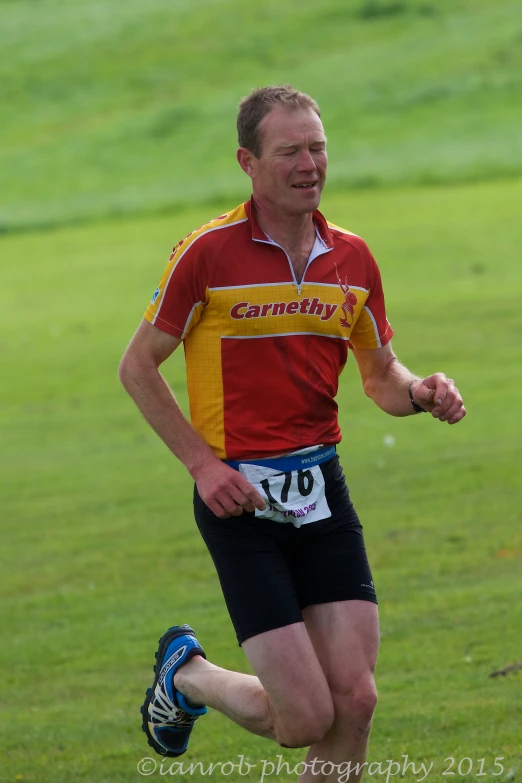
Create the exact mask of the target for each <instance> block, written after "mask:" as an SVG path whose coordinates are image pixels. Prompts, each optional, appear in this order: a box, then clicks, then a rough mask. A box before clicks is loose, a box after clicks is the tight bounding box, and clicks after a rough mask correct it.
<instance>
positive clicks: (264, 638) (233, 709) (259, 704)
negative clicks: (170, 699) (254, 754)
mask: <svg viewBox="0 0 522 783" xmlns="http://www.w3.org/2000/svg"><path fill="white" fill-rule="evenodd" d="M243 650H244V651H245V653H246V655H247V657H248V659H249V660H250V663H251V665H252V668H253V669H254V671H255V672H256V673H257V675H258V677H253V676H251V675H248V674H240V673H237V672H231V671H228V670H226V669H220V668H219V667H218V666H214V665H213V664H211V663H209V662H208V661H205V659H204V658H201V656H196V657H194V658H193V659H192V660H190V661H189V662H188V663H187V664H185V666H182V667H181V668H180V669H179V671H178V672H176V675H175V679H174V684H175V686H176V688H178V689H179V690H180V691H181V693H183V695H184V696H185V697H186V698H187V699H189V701H191V702H193V703H194V704H207V705H208V706H209V707H212V708H213V709H216V710H219V712H222V713H223V714H224V715H226V716H227V717H228V718H230V719H231V720H233V721H234V722H235V723H237V724H239V725H240V726H242V727H243V728H245V729H247V730H248V731H251V732H253V733H254V734H259V735H260V736H262V737H268V738H269V739H273V740H275V741H276V742H278V743H279V744H281V745H283V746H287V747H308V746H309V745H311V744H313V743H314V742H316V741H317V740H318V739H320V738H322V737H323V736H324V735H325V733H326V732H327V731H328V729H329V728H330V726H331V725H332V721H333V703H332V699H331V696H330V692H329V690H328V685H327V682H326V679H325V676H324V672H323V670H322V668H321V665H320V664H319V661H318V658H317V654H316V652H315V650H314V647H313V645H312V642H311V641H310V637H309V635H308V632H307V630H306V628H305V625H304V623H293V624H292V625H287V626H284V627H283V628H277V629H275V630H273V631H267V632H266V633H262V634H258V635H257V636H253V637H251V638H250V639H247V640H246V641H245V642H244V643H243ZM296 661H299V665H298V666H296Z"/></svg>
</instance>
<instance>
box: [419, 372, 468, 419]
mask: <svg viewBox="0 0 522 783" xmlns="http://www.w3.org/2000/svg"><path fill="white" fill-rule="evenodd" d="M411 393H412V397H413V399H414V400H415V402H416V403H417V405H420V406H421V408H424V409H425V410H427V411H429V412H430V413H431V415H432V416H433V417H434V418H436V419H438V420H439V421H447V422H448V424H456V423H457V422H458V421H460V420H461V419H463V418H464V416H465V415H466V408H465V407H464V404H463V402H462V397H461V396H460V393H459V390H458V389H457V387H456V386H455V384H454V382H453V380H452V379H451V378H446V376H445V375H444V373H442V372H436V373H435V374H434V375H430V376H429V377H428V378H424V380H422V381H414V382H413V383H412V386H411Z"/></svg>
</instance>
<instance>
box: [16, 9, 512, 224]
mask: <svg viewBox="0 0 522 783" xmlns="http://www.w3.org/2000/svg"><path fill="white" fill-rule="evenodd" d="M0 21H1V24H2V31H3V35H2V43H1V48H0V98H1V100H0V170H1V172H2V191H1V195H0V227H1V228H3V230H4V231H7V230H13V229H20V228H24V227H25V228H27V227H34V226H47V225H62V224H64V223H68V222H74V221H78V220H86V219H89V218H92V217H100V216H106V215H121V214H128V213H135V212H140V211H144V210H145V211H147V212H152V211H155V210H158V209H172V208H173V207H179V206H180V205H186V204H187V202H189V203H191V204H193V203H196V202H201V201H202V200H204V201H206V202H212V201H215V200H216V199H218V198H219V199H223V198H224V199H226V200H232V201H235V200H238V201H239V200H240V198H241V193H242V188H243V187H244V185H243V180H242V178H241V177H242V175H241V173H240V171H239V169H238V168H237V167H234V166H231V165H230V160H231V159H232V157H233V155H234V152H235V133H234V127H235V116H236V107H237V103H238V101H239V98H240V97H241V96H242V95H245V94H246V93H248V92H249V90H250V89H251V88H252V87H255V86H257V85H259V84H266V83H271V82H275V83H281V82H285V81H291V82H293V83H294V84H295V85H296V86H297V87H299V88H301V89H304V90H305V91H308V92H310V93H311V94H312V95H314V96H315V97H316V98H317V100H318V101H319V103H320V105H321V106H322V108H323V115H324V120H325V123H326V127H327V132H328V136H329V140H330V145H329V148H330V154H331V156H332V158H334V159H335V161H336V165H335V169H332V171H331V175H330V184H331V186H334V187H335V188H337V189H338V190H341V191H342V190H343V189H345V188H346V187H347V186H349V187H369V186H371V187H379V186H382V185H383V184H384V185H389V184H403V183H421V184H422V183H440V182H464V181H477V180H483V179H485V178H488V179H492V178H497V177H499V176H500V177H504V178H507V177H517V176H520V175H521V174H522V134H521V133H520V105H521V104H522V45H521V44H522V7H521V5H520V2H519V0H322V1H321V3H317V2H315V0H286V2H284V3H283V2H280V0H264V2H263V3H260V4H258V5H255V4H248V3H241V2H239V0H193V1H192V2H188V0H148V2H146V3H144V2H141V0H126V1H125V2H124V3H117V2H115V0H83V1H80V0H77V1H76V2H70V3H63V2H60V0H39V2H38V3H35V2H34V0H3V1H2V3H1V4H0ZM166 161H170V165H166Z"/></svg>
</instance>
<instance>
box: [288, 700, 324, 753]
mask: <svg viewBox="0 0 522 783" xmlns="http://www.w3.org/2000/svg"><path fill="white" fill-rule="evenodd" d="M334 718H335V711H334V705H333V702H332V701H331V700H325V701H324V703H322V704H315V705H313V707H312V706H310V707H309V708H308V709H307V708H304V709H303V708H302V707H301V708H300V709H299V710H296V712H295V713H294V714H293V715H292V716H287V717H285V719H284V720H283V721H281V723H280V725H279V726H277V729H276V740H277V742H278V743H279V745H281V747H283V748H308V747H310V745H315V744H316V743H317V742H320V741H321V740H322V739H323V738H324V736H325V735H326V734H327V733H328V732H329V731H330V729H331V727H332V725H333V722H334Z"/></svg>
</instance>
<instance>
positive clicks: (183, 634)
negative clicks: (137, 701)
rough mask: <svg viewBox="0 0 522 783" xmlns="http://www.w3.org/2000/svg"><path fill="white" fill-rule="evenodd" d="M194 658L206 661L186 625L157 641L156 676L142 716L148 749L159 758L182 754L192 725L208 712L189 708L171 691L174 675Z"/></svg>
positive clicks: (184, 700) (168, 632)
mask: <svg viewBox="0 0 522 783" xmlns="http://www.w3.org/2000/svg"><path fill="white" fill-rule="evenodd" d="M194 655H201V656H202V657H203V658H206V657H207V656H206V655H205V653H204V652H203V650H202V648H201V646H200V644H199V642H198V640H197V639H196V636H195V634H194V631H193V630H192V628H191V627H190V626H189V625H175V626H174V627H173V628H169V630H168V631H167V633H166V634H165V635H164V636H162V637H161V639H160V640H159V647H158V652H157V653H156V664H155V666H154V671H155V673H156V676H155V678H154V682H153V684H152V688H147V695H146V697H145V701H144V703H143V706H142V707H141V715H142V729H143V731H144V732H145V734H146V735H147V738H148V741H149V745H150V746H151V748H154V750H155V751H156V753H159V754H160V755H162V756H181V755H182V754H183V753H185V751H186V749H187V745H188V741H189V738H190V732H191V731H192V728H193V726H194V723H195V722H196V721H197V719H198V718H199V716H200V715H204V714H205V713H206V712H207V708H206V707H204V706H194V705H192V704H189V703H188V701H187V700H186V698H185V697H184V696H183V694H182V693H180V692H179V691H177V690H176V688H175V687H174V674H175V673H176V672H177V670H178V669H179V667H180V666H183V664H184V663H187V661H190V659H191V658H193V657H194Z"/></svg>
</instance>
